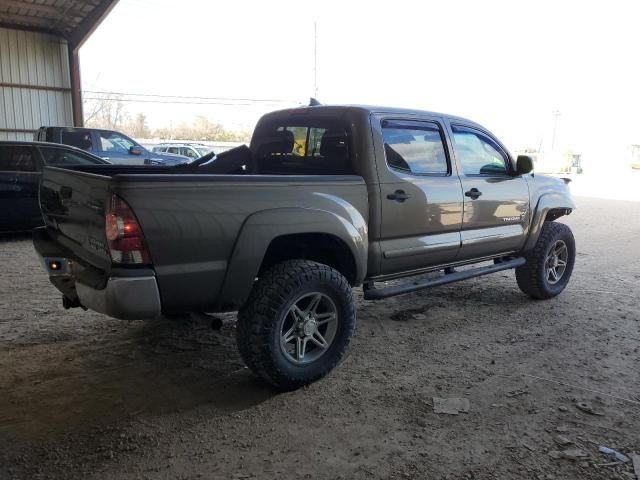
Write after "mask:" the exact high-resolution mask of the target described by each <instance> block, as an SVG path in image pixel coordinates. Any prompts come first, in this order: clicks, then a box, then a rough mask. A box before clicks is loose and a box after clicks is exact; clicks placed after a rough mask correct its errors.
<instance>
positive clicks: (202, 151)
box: [196, 147, 213, 157]
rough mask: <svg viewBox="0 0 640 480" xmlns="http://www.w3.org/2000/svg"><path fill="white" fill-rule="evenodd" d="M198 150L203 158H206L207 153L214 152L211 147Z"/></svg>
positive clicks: (197, 148) (198, 148)
mask: <svg viewBox="0 0 640 480" xmlns="http://www.w3.org/2000/svg"><path fill="white" fill-rule="evenodd" d="M196 150H197V151H198V153H199V154H200V156H201V157H203V156H205V155H206V154H207V153H210V152H213V148H211V147H196Z"/></svg>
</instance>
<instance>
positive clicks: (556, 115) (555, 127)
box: [551, 110, 561, 152]
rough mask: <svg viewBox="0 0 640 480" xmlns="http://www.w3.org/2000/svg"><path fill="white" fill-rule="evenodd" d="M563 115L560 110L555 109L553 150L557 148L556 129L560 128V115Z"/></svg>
mask: <svg viewBox="0 0 640 480" xmlns="http://www.w3.org/2000/svg"><path fill="white" fill-rule="evenodd" d="M560 115H561V113H560V110H554V111H553V132H552V134H551V151H552V152H555V150H556V148H555V147H556V129H557V128H558V117H559V116H560Z"/></svg>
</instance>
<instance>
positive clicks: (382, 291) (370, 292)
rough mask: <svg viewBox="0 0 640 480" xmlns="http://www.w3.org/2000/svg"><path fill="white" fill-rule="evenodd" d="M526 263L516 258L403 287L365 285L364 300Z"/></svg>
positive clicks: (499, 270)
mask: <svg viewBox="0 0 640 480" xmlns="http://www.w3.org/2000/svg"><path fill="white" fill-rule="evenodd" d="M525 263H527V261H526V260H525V259H524V257H516V258H512V259H510V260H503V261H500V262H498V263H496V264H494V265H488V266H486V267H478V268H472V269H469V270H463V271H461V272H454V273H447V274H445V275H443V276H441V277H438V278H435V279H433V280H427V281H425V282H423V283H415V282H412V283H404V284H402V285H395V286H393V287H387V288H375V287H374V286H367V284H365V286H364V299H365V300H380V299H383V298H388V297H393V296H396V295H402V294H405V293H411V292H415V291H418V290H424V289H425V288H431V287H438V286H440V285H446V284H447V283H453V282H458V281H460V280H466V279H467V278H474V277H480V276H482V275H487V274H489V273H495V272H501V271H502V270H510V269H512V268H516V267H521V266H522V265H524V264H525Z"/></svg>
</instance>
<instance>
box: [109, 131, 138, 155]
mask: <svg viewBox="0 0 640 480" xmlns="http://www.w3.org/2000/svg"><path fill="white" fill-rule="evenodd" d="M135 146H136V144H135V143H134V142H133V141H132V140H131V139H129V138H127V137H125V136H124V135H120V134H119V133H116V132H100V149H101V150H102V151H103V152H109V153H126V154H128V153H129V149H130V148H131V147H135Z"/></svg>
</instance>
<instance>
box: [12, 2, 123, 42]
mask: <svg viewBox="0 0 640 480" xmlns="http://www.w3.org/2000/svg"><path fill="white" fill-rule="evenodd" d="M116 3H117V0H0V26H4V27H11V28H18V29H24V30H36V31H41V32H49V33H52V34H55V35H58V36H61V37H64V38H66V39H68V40H69V41H70V42H71V43H73V44H75V45H79V44H81V43H82V42H83V41H84V40H85V39H86V37H87V36H88V35H89V34H90V33H91V31H93V29H94V28H95V27H96V25H97V24H98V23H100V21H102V19H103V18H104V17H105V16H106V15H107V13H108V12H109V10H111V8H113V6H114V5H115V4H116Z"/></svg>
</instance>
